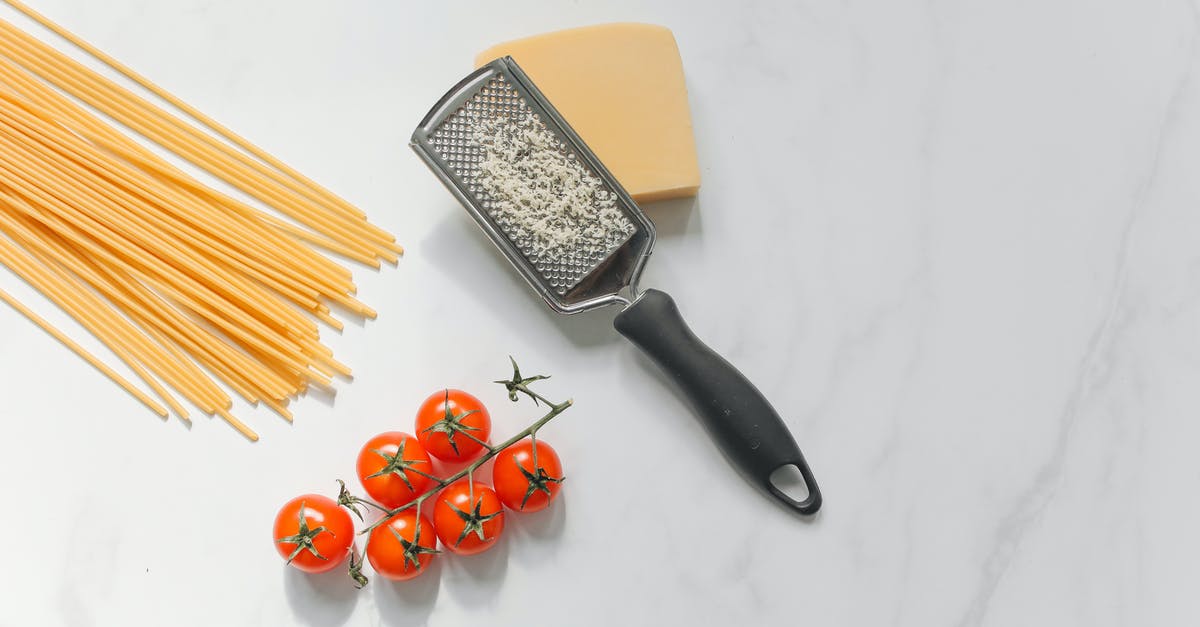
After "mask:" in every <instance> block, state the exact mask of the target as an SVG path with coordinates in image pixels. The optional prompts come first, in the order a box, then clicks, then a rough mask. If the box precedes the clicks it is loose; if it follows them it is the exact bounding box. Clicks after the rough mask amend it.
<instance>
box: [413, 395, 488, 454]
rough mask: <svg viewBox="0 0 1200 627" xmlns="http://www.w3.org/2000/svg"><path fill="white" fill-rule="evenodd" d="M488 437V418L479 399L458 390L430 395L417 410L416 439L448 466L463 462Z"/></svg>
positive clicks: (477, 450) (476, 451) (477, 449)
mask: <svg viewBox="0 0 1200 627" xmlns="http://www.w3.org/2000/svg"><path fill="white" fill-rule="evenodd" d="M491 436H492V417H491V415H489V414H488V410H487V408H486V407H484V406H483V403H482V402H480V401H479V399H477V398H475V397H474V396H471V395H470V394H467V393H466V392H463V391H462V390H442V391H441V392H437V393H435V394H432V395H430V397H429V398H427V399H425V402H424V403H421V408H420V409H418V410H417V438H418V439H419V440H420V441H421V445H422V446H424V447H425V450H426V451H429V454H430V455H433V456H434V457H436V458H438V459H440V460H443V461H448V462H464V461H467V460H469V459H471V458H473V457H475V456H476V455H478V454H479V452H480V451H482V450H483V443H484V442H487V441H488V438H490V437H491Z"/></svg>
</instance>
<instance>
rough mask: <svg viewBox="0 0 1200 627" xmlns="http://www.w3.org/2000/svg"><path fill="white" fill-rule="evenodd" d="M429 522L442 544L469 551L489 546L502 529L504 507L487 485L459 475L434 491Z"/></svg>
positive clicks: (482, 549)
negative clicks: (440, 490)
mask: <svg viewBox="0 0 1200 627" xmlns="http://www.w3.org/2000/svg"><path fill="white" fill-rule="evenodd" d="M472 492H473V493H474V498H472ZM433 522H434V528H436V529H437V535H438V539H439V540H441V541H442V546H444V547H446V548H447V549H448V550H450V551H451V552H454V553H459V554H462V555H473V554H475V553H482V552H484V551H486V550H488V549H489V548H491V547H492V545H493V544H495V543H496V539H497V538H499V537H500V533H501V532H502V531H504V508H503V507H501V505H500V499H499V498H497V497H496V492H495V491H494V490H492V488H491V487H489V486H487V485H486V484H483V483H480V482H478V481H476V482H474V486H473V487H472V486H470V485H468V482H467V480H466V479H459V480H458V481H455V482H454V483H452V484H450V485H449V486H447V487H446V489H445V490H442V493H441V494H439V495H438V497H437V505H435V506H434V508H433Z"/></svg>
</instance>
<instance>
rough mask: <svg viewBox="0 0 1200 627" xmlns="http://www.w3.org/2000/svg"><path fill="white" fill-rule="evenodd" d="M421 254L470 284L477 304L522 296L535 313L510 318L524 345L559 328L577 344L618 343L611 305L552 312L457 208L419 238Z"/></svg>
mask: <svg viewBox="0 0 1200 627" xmlns="http://www.w3.org/2000/svg"><path fill="white" fill-rule="evenodd" d="M421 254H422V255H424V256H426V257H428V258H429V259H430V261H431V262H432V263H433V264H434V265H436V266H437V267H438V268H440V269H442V270H443V271H445V273H446V276H447V277H449V278H450V279H451V280H454V281H457V282H459V283H462V284H463V285H464V286H466V287H467V288H469V289H466V290H464V291H465V292H467V293H468V294H470V295H472V296H473V297H475V298H476V300H477V301H478V302H477V304H478V305H479V306H481V307H485V308H491V307H494V306H495V303H496V302H503V301H506V300H512V299H513V298H521V299H525V300H526V301H527V302H528V304H529V306H528V307H526V308H524V309H525V310H527V311H536V312H538V313H537V314H536V317H529V318H528V319H525V320H519V319H516V317H515V316H514V319H513V320H512V322H513V324H512V327H511V329H512V331H514V332H515V333H518V334H520V335H522V336H523V337H524V339H525V341H526V342H528V343H536V342H538V341H540V340H541V339H542V336H543V335H544V334H545V333H546V332H547V329H549V328H555V329H557V330H558V332H559V333H561V334H562V335H563V336H565V337H566V338H567V339H569V340H570V341H571V342H572V343H573V344H575V345H576V346H578V347H580V348H584V347H589V346H600V345H604V344H608V343H611V342H616V341H618V337H617V334H616V332H614V331H613V329H612V318H613V316H615V315H616V309H615V308H612V307H609V308H605V309H598V310H593V311H588V312H584V313H580V314H575V315H573V316H564V315H561V314H558V313H555V312H554V311H551V309H550V308H549V307H548V306H547V305H546V304H545V303H544V302H542V299H541V297H539V296H538V295H537V294H536V293H534V291H533V290H532V289H531V288H530V287H529V285H527V284H526V283H525V280H524V279H522V278H521V276H520V275H519V274H517V272H516V270H514V269H513V268H512V266H511V264H509V262H508V259H506V258H505V257H504V254H503V253H501V252H500V250H499V249H497V248H496V245H495V244H493V243H492V241H491V240H490V239H488V237H487V236H486V235H484V234H483V232H482V231H481V230H480V229H479V227H478V226H476V225H475V223H474V222H472V221H471V219H470V218H469V217H468V216H467V215H466V213H465V212H463V211H461V210H459V211H455V212H453V214H452V215H450V216H448V217H447V218H446V219H444V220H442V221H441V222H439V223H438V224H437V226H435V227H434V228H433V229H432V230H431V231H430V234H429V236H428V237H426V238H425V240H424V241H422V242H421Z"/></svg>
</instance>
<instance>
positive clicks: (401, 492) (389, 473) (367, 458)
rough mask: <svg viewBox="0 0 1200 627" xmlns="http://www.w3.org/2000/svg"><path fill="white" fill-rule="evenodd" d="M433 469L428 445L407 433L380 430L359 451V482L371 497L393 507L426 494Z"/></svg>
mask: <svg viewBox="0 0 1200 627" xmlns="http://www.w3.org/2000/svg"><path fill="white" fill-rule="evenodd" d="M432 473H433V464H432V463H430V461H429V455H428V454H427V453H426V452H425V447H423V446H421V443H420V442H419V441H417V439H416V438H414V437H413V436H411V435H408V434H407V433H400V432H399V431H389V432H387V433H380V434H379V435H377V436H375V437H373V438H371V439H370V440H367V443H366V444H364V445H363V447H362V450H361V451H359V452H358V480H359V482H361V483H362V486H363V489H364V490H366V491H367V494H369V495H370V496H371V498H373V499H375V500H376V501H378V502H379V503H381V504H382V505H385V506H387V507H388V508H389V509H393V508H396V507H400V506H401V505H404V504H405V503H408V502H409V501H411V500H413V499H415V498H417V497H418V496H420V495H421V494H424V493H425V490H427V489H429V484H430V483H431V482H432V481H433V480H432V479H430V478H429V476H428V475H430V474H432Z"/></svg>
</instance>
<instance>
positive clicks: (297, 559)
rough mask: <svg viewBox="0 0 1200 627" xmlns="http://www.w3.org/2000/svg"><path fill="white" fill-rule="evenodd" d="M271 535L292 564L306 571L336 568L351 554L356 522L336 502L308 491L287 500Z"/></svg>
mask: <svg viewBox="0 0 1200 627" xmlns="http://www.w3.org/2000/svg"><path fill="white" fill-rule="evenodd" d="M272 538H273V539H274V540H275V548H276V549H278V550H279V554H280V555H282V556H283V559H285V560H287V561H288V563H289V564H291V565H292V566H295V567H296V568H299V569H300V570H302V571H304V572H306V573H323V572H325V571H327V570H330V569H333V568H335V567H336V566H337V565H338V564H341V563H342V560H344V559H346V556H347V555H349V553H350V544H351V543H353V542H354V521H353V520H350V514H349V513H347V512H346V510H344V509H342V508H341V507H339V506H338V504H337V501H334V500H333V499H331V498H329V497H325V496H321V495H319V494H305V495H304V496H298V497H296V498H294V499H292V500H290V501H288V502H287V503H286V504H284V506H283V507H282V508H281V509H280V510H279V514H278V515H276V516H275V531H274V535H273V536H272Z"/></svg>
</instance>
